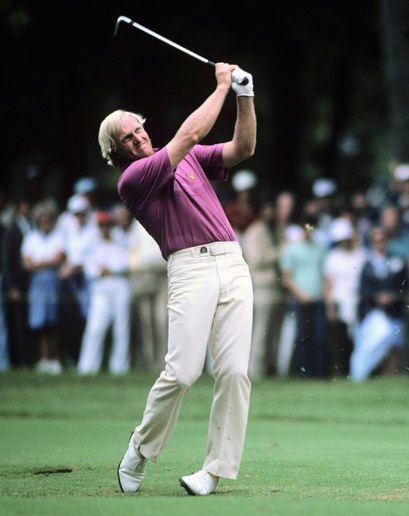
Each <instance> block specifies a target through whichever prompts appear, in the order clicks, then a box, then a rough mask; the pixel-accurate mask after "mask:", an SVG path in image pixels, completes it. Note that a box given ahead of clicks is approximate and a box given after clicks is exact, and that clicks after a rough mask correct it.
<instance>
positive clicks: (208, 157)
mask: <svg viewBox="0 0 409 516" xmlns="http://www.w3.org/2000/svg"><path fill="white" fill-rule="evenodd" d="M223 146H224V144H223V143H217V144H216V145H195V146H194V147H193V149H192V152H193V154H194V156H195V158H196V159H197V161H198V162H199V163H200V165H201V167H202V168H203V170H204V173H205V174H206V177H207V178H208V179H211V180H219V181H226V180H227V178H228V176H229V169H228V168H226V167H225V166H224V165H223Z"/></svg>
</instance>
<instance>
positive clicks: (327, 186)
mask: <svg viewBox="0 0 409 516" xmlns="http://www.w3.org/2000/svg"><path fill="white" fill-rule="evenodd" d="M336 191H337V184H336V182H335V181H334V180H333V179H328V178H325V177H323V178H320V179H316V180H315V181H314V183H313V185H312V193H313V194H314V196H315V197H318V198H321V197H330V196H331V195H334V194H335V192H336Z"/></svg>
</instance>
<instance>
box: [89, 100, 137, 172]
mask: <svg viewBox="0 0 409 516" xmlns="http://www.w3.org/2000/svg"><path fill="white" fill-rule="evenodd" d="M126 115H128V116H130V117H132V118H135V120H137V121H138V122H139V123H140V124H141V125H143V124H144V123H145V120H146V119H145V118H144V117H143V116H142V115H139V114H138V113H132V112H131V111H124V110H123V109H117V110H116V111H114V112H113V113H111V114H110V115H108V116H107V117H106V118H104V120H103V121H102V122H101V125H100V126H99V133H98V143H99V146H100V147H101V154H102V157H103V158H104V159H105V160H106V161H107V163H108V164H109V165H114V166H115V163H114V161H115V160H112V158H113V156H112V154H113V153H115V152H116V150H117V137H118V134H119V131H120V130H121V127H122V119H123V117H124V116H126Z"/></svg>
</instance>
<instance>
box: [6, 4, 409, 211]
mask: <svg viewBox="0 0 409 516" xmlns="http://www.w3.org/2000/svg"><path fill="white" fill-rule="evenodd" d="M120 15H126V16H128V17H130V18H132V19H134V20H135V21H138V22H139V23H141V24H143V25H145V26H147V27H149V28H150V29H152V30H154V31H156V32H159V33H160V34H162V35H163V36H165V37H168V38H169V39H171V40H174V41H176V42H178V43H179V44H181V45H183V46H186V47H188V48H189V49H191V50H193V51H195V52H197V53H198V54H200V55H203V56H205V57H207V58H209V59H211V60H213V61H227V62H233V63H237V64H239V65H240V66H241V67H242V68H243V69H245V70H248V71H250V72H251V73H252V74H253V77H254V83H255V93H256V109H257V116H258V127H259V129H258V146H257V150H256V154H255V156H254V157H253V158H252V159H251V160H249V161H248V162H246V165H245V166H246V168H252V169H253V170H255V171H256V172H257V174H258V175H259V177H260V179H261V184H262V186H263V190H264V191H265V192H266V195H271V194H273V193H274V192H275V191H277V190H281V189H290V190H294V191H296V192H297V193H298V195H299V196H302V195H308V194H309V191H310V184H311V182H312V181H313V180H314V179H315V178H316V177H319V176H327V177H333V178H334V179H335V180H336V181H337V182H338V184H339V186H340V190H342V191H343V192H345V193H346V194H347V193H348V192H349V191H352V190H353V189H355V188H357V187H360V188H366V187H368V186H369V185H370V184H371V183H372V182H373V181H374V180H376V179H377V178H379V177H382V176H384V175H385V174H388V168H389V166H390V163H391V160H393V159H398V160H401V161H402V160H403V161H405V160H407V159H409V158H408V156H407V153H408V151H407V141H408V139H407V138H408V136H409V131H408V127H409V120H408V118H409V109H408V108H409V99H408V95H409V94H408V93H407V90H409V89H408V84H409V72H408V66H409V65H408V63H409V43H408V38H409V2H407V1H406V0H405V1H403V0H383V1H381V2H380V3H378V2H376V1H370V0H356V1H350V0H347V1H344V2H340V3H338V2H337V3H333V2H328V1H313V2H308V3H298V2H287V3H286V2H279V3H277V5H275V6H269V7H268V8H267V7H264V6H262V5H261V4H260V3H258V2H251V3H250V4H249V3H246V4H245V5H244V4H240V2H220V1H219V2H215V1H208V2H205V3H203V2H201V3H200V4H195V3H193V2H189V3H187V2H172V3H169V6H165V7H163V3H162V2H155V1H150V2H144V3H141V2H106V3H99V2H90V1H83V2H75V1H71V2H68V1H60V2H58V4H55V5H54V6H53V7H52V8H50V7H49V5H48V3H47V2H30V1H12V0H10V1H7V0H3V1H1V2H0V33H1V48H2V81H1V98H2V102H1V107H0V116H1V127H2V128H3V137H2V142H3V153H2V174H1V185H2V186H3V187H5V188H6V189H7V190H8V192H9V193H10V195H16V194H17V193H18V192H19V191H20V190H21V189H23V188H27V187H28V188H34V187H35V186H36V184H37V186H38V184H40V188H43V189H45V190H47V193H49V194H51V195H54V196H55V198H56V199H57V200H58V201H59V202H61V203H62V204H63V203H65V201H66V199H67V198H68V196H69V195H71V193H72V185H73V183H74V182H75V180H76V179H78V178H79V177H81V176H85V175H87V176H89V175H91V176H95V177H96V178H97V179H98V181H99V183H100V185H101V187H102V188H101V190H102V191H104V192H105V194H106V195H107V196H109V195H111V196H112V195H116V190H115V184H116V179H117V174H116V173H115V172H113V171H112V169H110V168H109V167H107V166H106V165H105V164H104V162H103V161H102V158H101V157H100V154H99V147H98V144H97V133H98V127H99V124H100V122H101V120H102V119H103V118H104V117H105V116H106V115H107V114H109V113H110V112H111V111H112V110H114V109H117V108H125V109H130V110H135V111H137V112H140V113H142V114H144V115H145V116H146V117H147V122H146V128H147V131H148V133H149V134H150V135H151V137H152V139H153V143H154V145H156V146H162V145H164V144H166V143H167V141H169V139H170V138H171V137H172V136H173V134H174V133H175V132H176V130H177V128H178V126H179V125H180V124H181V123H182V122H183V120H184V119H185V118H186V116H187V115H188V114H189V113H190V112H191V111H192V110H193V109H195V108H196V107H197V106H198V105H199V104H200V103H201V102H202V100H204V99H205V98H206V97H207V96H208V94H209V93H210V92H211V90H212V88H213V86H214V84H215V82H214V74H213V70H212V68H211V67H209V66H207V65H204V64H203V63H200V62H199V61H196V60H194V59H192V58H191V57H189V56H186V55H184V54H182V53H181V52H179V51H177V50H175V49H173V48H171V47H168V46H166V45H164V44H163V43H161V42H159V41H157V40H155V39H153V38H151V37H150V36H148V35H146V34H144V33H142V32H139V31H137V30H135V29H132V28H130V27H129V26H127V25H122V27H121V31H120V33H119V35H118V37H117V38H115V39H114V37H113V30H114V25H115V21H116V19H117V17H118V16H120ZM234 116H235V100H234V95H231V96H230V97H229V98H228V100H227V102H226V105H225V106H224V109H223V112H222V116H221V117H220V119H219V120H218V121H217V123H216V126H215V127H214V129H213V130H212V132H211V133H210V135H209V136H208V137H207V138H206V140H205V143H214V142H216V141H223V140H227V139H229V138H230V136H231V134H232V128H233V123H234ZM405 131H406V132H405ZM36 182H37V183H36Z"/></svg>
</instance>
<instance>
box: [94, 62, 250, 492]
mask: <svg viewBox="0 0 409 516" xmlns="http://www.w3.org/2000/svg"><path fill="white" fill-rule="evenodd" d="M215 76H216V87H215V89H214V91H213V93H211V95H210V96H209V97H208V98H207V99H206V100H205V101H204V102H203V104H202V105H201V106H200V107H198V108H197V109H196V110H195V111H194V112H193V113H192V114H191V115H190V116H189V117H188V118H187V119H186V120H185V121H184V122H183V124H182V125H181V127H180V128H179V129H178V131H177V132H176V134H175V136H174V137H173V138H172V140H171V141H170V142H169V143H168V144H167V145H165V146H164V147H162V148H160V149H156V148H153V147H152V144H151V140H150V138H149V136H148V134H147V132H146V131H145V129H144V122H145V120H144V118H143V117H142V116H141V115H138V114H135V113H131V112H128V111H122V110H118V111H115V112H113V113H111V114H110V115H109V116H107V117H106V118H105V119H104V120H103V122H102V123H101V126H100V130H99V137H98V139H99V144H100V147H101V150H102V155H103V157H104V158H105V159H106V160H107V161H108V163H110V164H112V165H114V166H115V167H117V168H118V169H119V170H120V172H121V175H120V177H119V180H118V192H119V196H120V198H121V200H122V202H123V203H124V205H125V206H126V207H127V208H128V210H129V211H130V212H131V213H132V214H133V215H134V216H135V218H136V219H137V220H138V221H139V222H140V223H141V224H142V225H143V226H144V227H145V228H146V230H147V231H148V232H149V233H150V234H151V235H152V236H153V238H154V239H155V240H156V242H157V243H158V245H159V247H160V249H161V252H162V255H163V257H164V258H165V259H166V260H167V267H168V284H169V301H168V311H169V314H168V315H169V326H168V327H169V337H168V338H169V340H168V352H167V355H166V359H165V362H166V363H165V368H164V370H163V372H162V373H161V374H160V376H159V378H158V379H157V381H156V382H155V384H154V385H153V387H152V389H151V391H150V393H149V395H148V399H147V403H146V409H145V412H144V414H143V417H142V421H141V422H140V424H139V425H138V426H137V427H136V429H135V431H134V432H133V434H132V436H131V439H130V441H129V445H128V449H127V450H126V453H125V455H124V457H123V458H122V460H121V462H120V464H119V467H118V480H119V485H120V487H121V489H122V491H124V492H136V491H138V489H139V487H140V485H141V483H142V481H143V479H144V476H145V470H146V464H147V461H148V460H152V461H155V460H156V459H157V458H158V456H159V455H160V453H161V451H162V450H163V447H164V446H165V444H166V442H167V440H168V438H169V436H170V435H171V433H172V431H173V429H174V427H175V425H176V423H177V418H178V414H179V409H180V405H181V402H182V399H183V397H184V395H185V394H186V392H187V391H188V389H189V388H190V387H191V386H192V384H193V383H194V382H195V380H196V379H197V378H198V377H199V376H200V375H201V374H202V371H203V367H204V364H205V358H206V350H207V345H208V343H209V344H210V349H211V353H212V359H213V362H212V364H213V375H214V378H215V384H214V393H213V402H212V408H211V414H210V423H209V433H208V446H207V452H206V457H205V460H204V464H203V466H202V468H201V469H200V470H199V471H198V472H197V473H194V474H192V475H188V476H183V477H181V478H180V483H181V485H182V486H183V487H184V488H185V489H186V490H187V492H188V493H189V494H192V495H207V494H210V493H213V492H214V491H215V490H216V487H217V483H218V479H219V477H224V478H228V479H235V478H237V475H238V471H239V466H240V461H241V457H242V451H243V445H244V438H245V431H246V425H247V414H248V406H249V398H250V381H249V379H248V376H247V369H248V360H249V353H250V342H251V326H252V312H253V292H252V284H251V279H250V275H249V271H248V267H247V264H246V263H245V261H244V260H243V257H242V252H241V248H240V245H239V243H238V241H237V239H236V236H235V233H234V231H233V230H232V228H231V226H230V223H229V222H228V220H227V218H226V216H225V213H224V210H223V208H222V206H221V204H220V202H219V200H218V198H217V196H216V194H215V192H214V190H213V188H212V186H211V184H210V182H209V180H226V179H227V175H228V168H229V167H231V166H233V165H236V164H238V163H240V162H242V161H243V160H245V159H247V158H249V157H251V156H252V155H253V153H254V150H255V144H256V115H255V110H254V99H253V97H254V93H253V79H252V76H251V75H250V74H248V73H246V72H243V70H240V69H239V68H238V67H237V66H236V65H231V64H227V63H217V64H216V66H215ZM238 76H240V78H241V80H238ZM243 77H244V78H245V80H244V81H243V80H242V79H243ZM236 81H237V82H236ZM239 82H240V83H241V84H239ZM231 88H232V89H233V90H234V92H235V93H236V97H237V115H236V122H235V127H234V133H233V137H232V139H231V140H230V141H228V142H226V143H219V144H216V145H201V144H200V142H201V141H202V140H203V138H204V137H205V136H206V135H207V134H208V133H209V131H210V130H211V129H212V127H213V125H214V123H215V122H216V120H217V118H218V116H219V114H220V111H221V109H222V107H223V104H224V102H225V100H226V98H227V95H228V93H229V90H230V89H231Z"/></svg>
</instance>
